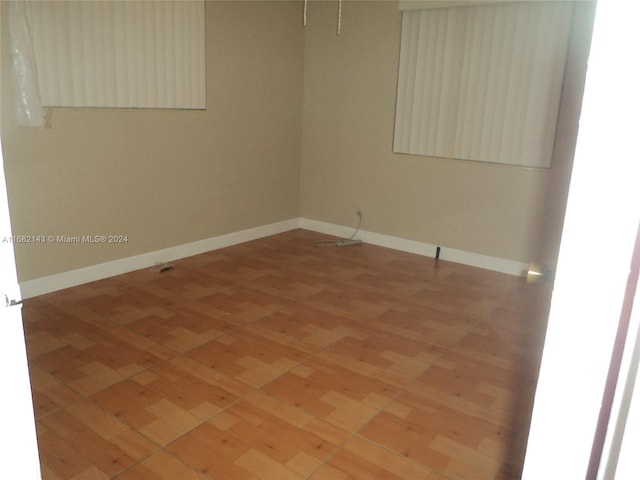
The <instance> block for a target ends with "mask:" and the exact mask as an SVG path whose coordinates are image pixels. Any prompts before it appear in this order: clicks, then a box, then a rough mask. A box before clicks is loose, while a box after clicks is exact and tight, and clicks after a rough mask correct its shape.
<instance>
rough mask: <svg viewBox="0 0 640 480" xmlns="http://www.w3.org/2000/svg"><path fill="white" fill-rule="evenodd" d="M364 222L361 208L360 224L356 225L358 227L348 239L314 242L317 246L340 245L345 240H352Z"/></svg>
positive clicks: (359, 214)
mask: <svg viewBox="0 0 640 480" xmlns="http://www.w3.org/2000/svg"><path fill="white" fill-rule="evenodd" d="M361 223H362V212H360V210H358V224H357V225H356V229H355V231H354V232H353V235H351V236H350V237H349V238H348V239H347V240H337V241H336V240H316V241H315V242H313V244H314V245H315V246H316V247H338V246H340V244H341V243H343V242H345V241H346V242H350V241H352V240H353V239H354V238H355V236H356V235H357V234H358V232H359V231H360V224H361Z"/></svg>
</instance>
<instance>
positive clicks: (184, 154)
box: [2, 2, 304, 281]
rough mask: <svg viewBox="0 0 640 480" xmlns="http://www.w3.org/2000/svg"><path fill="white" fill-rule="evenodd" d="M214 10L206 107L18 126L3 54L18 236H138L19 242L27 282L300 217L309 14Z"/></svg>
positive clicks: (63, 116)
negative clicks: (305, 17) (304, 24)
mask: <svg viewBox="0 0 640 480" xmlns="http://www.w3.org/2000/svg"><path fill="white" fill-rule="evenodd" d="M3 7H6V5H3ZM5 13H6V12H5ZM206 14H207V18H206V22H207V97H208V98H207V104H208V109H207V111H153V110H72V109H55V110H54V111H53V125H52V128H50V129H39V128H34V129H30V128H21V127H18V126H16V121H15V116H14V114H13V102H12V98H11V97H12V90H11V86H12V84H11V79H10V78H9V76H8V73H9V71H8V65H9V60H8V53H7V48H4V51H3V53H2V55H3V76H4V78H3V82H2V84H3V92H2V94H3V111H2V127H3V131H2V140H3V152H4V161H5V170H6V175H7V182H8V190H9V201H10V208H11V213H12V223H13V231H14V233H15V234H23V235H31V234H44V235H94V234H125V235H128V238H129V241H128V243H127V244H124V245H100V246H96V245H59V244H56V245H51V244H47V245H37V246H17V248H16V256H17V263H18V272H19V278H20V280H21V281H26V280H30V279H34V278H39V277H42V276H46V275H51V274H54V273H60V272H64V271H68V270H73V269H77V268H80V267H84V266H89V265H94V264H98V263H102V262H106V261H110V260H115V259H118V258H123V257H128V256H132V255H136V254H141V253H145V252H150V251H154V250H159V249H163V248H167V247H170V246H174V245H179V244H184V243H188V242H192V241H196V240H201V239H205V238H209V237H214V236H217V235H221V234H225V233H229V232H235V231H238V230H242V229H246V228H251V227H256V226H260V225H264V224H269V223H273V222H278V221H281V220H286V219H290V218H294V217H297V216H298V208H299V176H300V172H299V169H300V151H301V144H300V138H301V119H302V61H303V45H304V37H303V36H304V32H303V29H302V28H301V25H300V8H298V5H296V4H295V3H293V2H279V3H277V2H257V3H246V2H233V3H232V2H219V3H218V2H216V3H207V6H206ZM3 18H5V19H6V15H3ZM5 21H6V20H5ZM2 31H3V34H4V35H5V36H6V32H7V28H3V29H2ZM2 43H3V47H4V46H6V45H7V42H6V41H4V42H2Z"/></svg>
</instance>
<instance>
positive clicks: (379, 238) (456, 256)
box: [300, 218, 529, 276]
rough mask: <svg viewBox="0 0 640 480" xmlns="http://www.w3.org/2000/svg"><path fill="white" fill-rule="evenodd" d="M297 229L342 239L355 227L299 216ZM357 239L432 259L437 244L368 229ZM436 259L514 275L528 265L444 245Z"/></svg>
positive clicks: (520, 272) (350, 233)
mask: <svg viewBox="0 0 640 480" xmlns="http://www.w3.org/2000/svg"><path fill="white" fill-rule="evenodd" d="M300 228H304V229H305V230H312V231H314V232H320V233H326V234H327V235H334V236H337V237H344V238H349V237H351V235H353V231H354V229H353V228H350V227H342V226H340V225H334V224H332V223H324V222H318V221H316V220H308V219H306V218H301V219H300ZM356 238H358V239H360V240H362V241H363V242H365V243H371V244H373V245H378V246H380V247H387V248H393V249H394V250H401V251H403V252H408V253H415V254H417V255H424V256H427V257H434V258H435V256H436V249H437V246H436V245H431V244H430V243H424V242H417V241H415V240H407V239H404V238H399V237H392V236H390V235H383V234H380V233H375V232H367V231H366V230H360V231H358V234H357V235H356ZM439 258H440V259H442V260H447V261H450V262H455V263H461V264H463V265H469V266H471V267H478V268H484V269H486V270H493V271H495V272H501V273H507V274H509V275H516V276H520V275H522V272H525V271H526V270H527V269H528V267H529V265H528V264H526V263H522V262H516V261H513V260H505V259H503V258H496V257H489V256H487V255H481V254H479V253H472V252H466V251H464V250H456V249H454V248H447V247H444V246H442V247H441V248H440V257H439Z"/></svg>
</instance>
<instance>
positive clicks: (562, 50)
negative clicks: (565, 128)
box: [394, 2, 572, 167]
mask: <svg viewBox="0 0 640 480" xmlns="http://www.w3.org/2000/svg"><path fill="white" fill-rule="evenodd" d="M402 15H403V20H402V38H401V52H400V66H399V74H398V94H397V104H396V122H395V133H394V151H395V152H398V153H410V154H417V155H429V156H436V157H445V158H457V159H466V160H477V161H484V162H492V163H506V164H514V165H522V166H529V167H549V166H550V165H551V157H552V152H553V143H554V139H555V130H556V120H557V116H558V109H559V105H560V97H561V93H562V82H563V77H564V67H565V60H566V53H567V45H568V41H569V32H570V26H571V16H572V4H571V3H570V2H539V3H533V2H532V3H523V4H509V5H486V6H477V7H456V8H438V9H429V10H419V11H405V12H403V14H402Z"/></svg>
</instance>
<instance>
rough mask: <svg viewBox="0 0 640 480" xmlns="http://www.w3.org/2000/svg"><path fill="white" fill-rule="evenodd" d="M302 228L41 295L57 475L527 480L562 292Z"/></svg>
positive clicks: (39, 370)
mask: <svg viewBox="0 0 640 480" xmlns="http://www.w3.org/2000/svg"><path fill="white" fill-rule="evenodd" d="M326 238H327V237H325V236H322V235H320V234H316V233H312V232H308V231H304V230H296V231H292V232H288V233H285V234H281V235H275V236H273V237H269V238H264V239H260V240H256V241H253V242H248V243H244V244H241V245H236V246H233V247H230V248H226V249H221V250H217V251H214V252H210V253H207V254H203V255H198V256H195V257H191V258H187V259H183V260H180V261H176V262H173V265H174V268H173V269H172V270H170V271H167V272H164V273H160V272H159V270H158V269H157V268H150V269H147V270H141V271H137V272H132V273H129V274H126V275H121V276H117V277H113V278H110V279H106V280H102V281H98V282H94V283H90V284H86V285H81V286H78V287H74V288H70V289H66V290H62V291H59V292H55V293H51V294H47V295H43V296H40V297H36V298H31V299H28V300H26V301H25V303H24V309H23V314H24V323H25V332H26V340H27V349H28V357H29V364H30V372H31V382H32V391H33V396H34V406H35V412H36V424H37V432H38V440H39V447H40V457H41V466H42V473H43V479H44V480H107V479H113V480H155V479H157V480H258V479H262V480H288V479H291V480H301V479H313V480H368V479H386V480H391V479H397V480H413V479H416V480H417V479H425V480H426V479H428V480H513V479H517V478H519V477H520V471H521V469H522V462H523V457H524V451H525V446H526V438H527V434H528V427H529V420H530V413H531V407H532V399H533V394H534V389H535V385H536V379H537V372H538V366H539V359H540V353H541V348H542V343H543V338H544V332H545V328H546V319H547V313H548V305H549V298H550V292H549V287H547V286H541V285H526V284H525V283H524V281H523V280H522V279H520V278H516V277H512V276H508V275H503V274H499V273H494V272H490V271H486V270H481V269H476V268H471V267H466V266H461V265H457V264H453V263H449V262H445V261H439V262H436V261H435V260H434V259H432V258H426V257H420V256H416V255H411V254H407V253H402V252H397V251H393V250H389V249H385V248H380V247H376V246H372V245H363V246H359V247H350V248H318V247H317V246H315V245H314V241H316V240H323V239H326Z"/></svg>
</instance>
